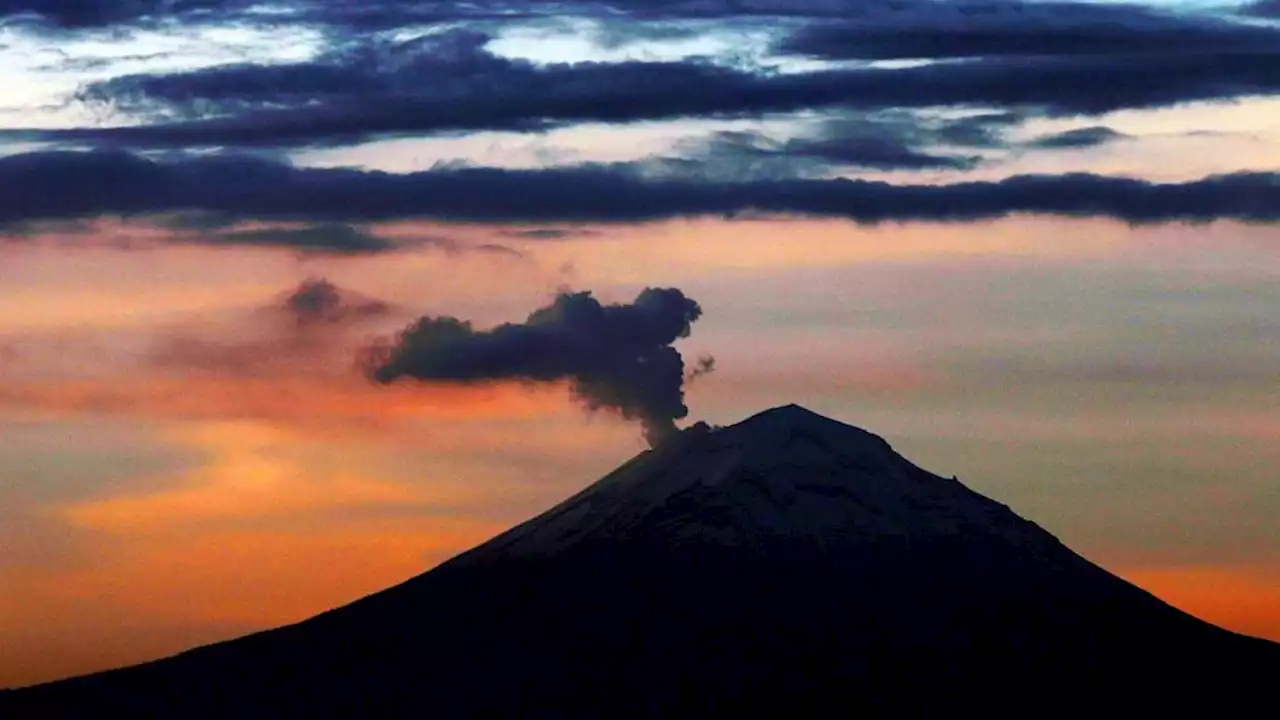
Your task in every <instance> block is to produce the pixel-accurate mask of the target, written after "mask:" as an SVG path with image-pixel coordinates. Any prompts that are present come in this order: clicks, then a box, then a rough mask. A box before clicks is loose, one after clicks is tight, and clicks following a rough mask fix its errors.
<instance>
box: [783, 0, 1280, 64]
mask: <svg viewBox="0 0 1280 720" xmlns="http://www.w3.org/2000/svg"><path fill="white" fill-rule="evenodd" d="M871 8H873V9H872V10H869V11H868V12H867V13H866V14H865V15H863V16H862V17H857V18H854V19H850V20H847V21H844V22H823V23H812V24H808V25H806V26H804V27H803V28H802V29H800V30H799V31H797V32H796V33H795V34H793V35H791V36H790V37H788V38H787V39H786V40H785V41H784V42H783V43H782V44H781V45H780V49H781V50H782V51H784V52H788V53H794V54H799V55H805V56H809V57H820V58H826V59H832V60H835V59H839V60H847V59H860V60H900V59H919V58H940V59H946V58H980V57H998V56H1009V57H1012V56H1022V57H1029V56H1049V55H1058V56H1101V55H1111V56H1117V57H1119V58H1126V57H1132V56H1135V55H1158V56H1176V55H1181V54H1189V53H1213V52H1227V53H1235V52H1238V51H1241V50H1245V49H1252V50H1261V51H1268V52H1274V51H1275V49H1276V46H1277V43H1278V42H1280V30H1275V29H1272V28H1264V27H1258V26H1255V25H1248V24H1244V23H1239V22H1233V21H1231V20H1229V19H1226V18H1222V17H1215V16H1212V15H1204V14H1192V13H1174V12H1171V11H1169V10H1160V9H1156V8H1152V7H1147V6H1143V5H1138V4H1100V3H1086V2H1036V3H1030V2H986V3H963V2H945V3H941V2H915V3H912V2H907V3H903V4H902V5H901V6H900V7H899V8H897V9H896V10H888V11H885V10H883V9H882V10H881V11H879V12H876V11H875V10H874V8H875V5H872V6H871Z"/></svg>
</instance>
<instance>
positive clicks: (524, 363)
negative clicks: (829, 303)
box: [366, 288, 702, 445]
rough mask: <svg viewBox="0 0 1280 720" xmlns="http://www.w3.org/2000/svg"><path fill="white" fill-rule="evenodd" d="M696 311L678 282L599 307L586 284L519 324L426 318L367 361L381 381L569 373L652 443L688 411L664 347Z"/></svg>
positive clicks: (673, 354) (593, 401)
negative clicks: (478, 325) (481, 326)
mask: <svg viewBox="0 0 1280 720" xmlns="http://www.w3.org/2000/svg"><path fill="white" fill-rule="evenodd" d="M701 315H702V308H701V307H699V306H698V303H696V302H694V301H693V300H691V299H690V298H688V297H686V296H685V294H684V293H683V292H681V291H680V290H677V289H675V288H646V289H645V290H644V291H643V292H641V293H640V295H638V296H637V297H636V299H635V301H634V302H632V303H630V304H625V305H602V304H601V303H600V302H599V301H598V300H596V299H595V298H594V297H592V296H591V293H590V292H578V293H562V294H560V295H558V296H556V299H555V301H554V302H552V303H551V305H549V306H547V307H544V308H541V309H538V310H535V311H534V312H533V313H532V314H530V315H529V318H528V319H527V320H526V321H525V322H523V323H508V324H504V325H499V326H497V327H495V328H492V329H490V330H476V329H475V328H473V327H472V325H471V323H470V322H467V321H463V320H459V319H457V318H453V317H430V316H428V317H423V318H422V319H420V320H418V321H417V322H415V323H414V324H412V325H410V326H409V327H408V328H405V330H404V331H403V332H401V333H400V335H399V337H397V338H396V339H395V340H394V341H392V342H388V343H384V344H382V345H378V346H375V347H374V348H372V349H371V351H370V353H369V356H368V358H367V360H366V370H367V372H368V374H369V376H370V377H371V378H372V379H373V380H375V381H376V382H380V383H390V382H393V381H395V380H397V379H400V378H414V379H417V380H428V381H430V380H438V381H452V382H485V381H493V380H507V379H512V380H526V381H534V382H554V381H558V380H569V381H570V383H571V385H572V388H573V392H574V395H575V396H576V397H577V398H578V399H579V400H580V401H581V402H583V403H584V404H585V405H586V406H587V407H589V408H591V409H601V408H606V409H609V410H613V411H615V412H617V413H619V414H620V415H622V416H623V417H625V418H628V419H631V420H639V421H640V422H641V423H642V424H643V426H644V435H645V439H646V440H648V441H649V444H650V445H657V444H658V443H659V442H661V441H662V440H663V438H665V437H667V436H668V435H670V434H671V433H673V432H675V429H676V425H675V421H676V420H678V419H680V418H683V417H685V416H686V415H688V414H689V409H688V408H687V407H685V404H684V381H685V373H684V359H683V358H682V357H681V356H680V352H679V351H678V350H676V349H675V348H674V347H672V346H671V344H672V343H673V342H675V341H676V340H678V339H680V338H683V337H688V335H689V332H690V330H691V326H692V324H693V322H694V321H696V320H697V319H698V318H699V317H700V316H701Z"/></svg>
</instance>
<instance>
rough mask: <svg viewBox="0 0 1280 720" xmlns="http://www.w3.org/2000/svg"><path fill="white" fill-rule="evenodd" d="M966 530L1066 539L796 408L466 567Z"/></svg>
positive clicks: (684, 449) (657, 457)
mask: <svg viewBox="0 0 1280 720" xmlns="http://www.w3.org/2000/svg"><path fill="white" fill-rule="evenodd" d="M957 535H964V536H968V537H971V538H984V539H987V540H992V539H996V540H999V541H1001V542H1006V543H1014V544H1018V545H1025V546H1029V547H1030V546H1051V545H1057V541H1056V540H1055V539H1054V538H1053V537H1052V536H1050V535H1049V534H1048V533H1046V532H1044V531H1043V530H1041V529H1040V528H1039V527H1037V526H1036V525H1034V524H1033V523H1030V522H1027V521H1025V520H1023V519H1022V518H1020V517H1018V516H1017V515H1015V514H1014V513H1013V512H1011V511H1010V510H1009V509H1008V508H1007V507H1005V506H1004V505H1001V504H1000V503H997V502H994V501H992V500H989V499H987V498H985V497H983V496H981V495H979V494H977V493H974V492H972V491H970V490H969V489H967V488H965V487H964V486H963V485H962V484H960V482H959V481H957V480H955V479H946V478H943V477H939V476H937V475H934V474H932V473H930V472H927V471H925V470H923V469H921V468H919V467H917V466H915V465H913V464H912V463H911V462H909V461H908V460H906V459H905V458H903V457H902V456H901V455H899V454H898V453H897V452H895V451H894V450H893V448H892V447H891V446H890V445H889V443H888V442H886V441H885V440H884V439H883V438H881V437H880V436H878V435H875V434H872V433H870V432H867V431H866V430H862V429H860V428H857V427H854V426H852V425H847V424H845V423H841V422H838V421H836V420H832V419H830V418H827V417H824V416H822V415H819V414H818V413H815V412H813V411H811V410H808V409H806V408H803V407H801V406H799V405H794V404H792V405H784V406H781V407H777V408H772V409H770V410H766V411H763V412H761V413H758V414H756V415H753V416H751V417H749V418H747V419H746V420H743V421H742V422H739V423H737V424H734V425H730V426H727V427H723V428H718V429H712V428H710V427H709V426H707V425H706V424H705V423H698V424H696V425H694V426H692V427H690V428H688V429H686V430H685V431H683V432H681V433H679V434H678V435H676V436H674V437H672V438H671V439H670V440H669V441H667V442H664V443H663V444H661V445H659V446H658V447H657V448H655V449H653V450H648V451H645V452H642V453H640V454H639V455H637V456H635V457H634V458H632V459H631V460H629V461H627V462H626V463H624V464H623V465H621V466H620V467H618V468H617V469H616V470H614V471H613V472H611V473H609V474H608V475H606V476H605V477H604V478H602V479H601V480H599V481H598V482H596V483H594V484H593V485H590V486H589V487H587V488H586V489H584V490H583V491H582V492H580V493H578V494H577V495H574V496H573V497H571V498H569V499H568V500H566V501H564V502H563V503H561V504H560V505H557V506H556V507H554V508H552V509H551V510H548V511H547V512H545V513H543V514H542V515H540V516H538V517H536V518H533V519H532V520H530V521H528V522H526V523H524V524H522V525H519V526H517V527H516V528H513V529H512V530H510V531H508V532H507V533H504V534H503V535H500V536H498V537H497V538H495V539H494V540H493V541H491V542H489V543H486V544H485V545H483V546H481V547H479V548H477V549H476V550H474V551H472V552H471V553H467V554H465V555H463V556H461V557H460V558H459V559H458V562H462V563H467V562H478V561H481V560H486V561H487V560H492V559H494V558H497V557H502V556H508V555H510V556H519V557H528V556H548V555H553V554H556V553H560V552H564V551H566V550H567V549H570V548H572V547H576V546H584V545H591V546H598V545H600V544H602V543H603V544H609V543H617V542H622V541H626V542H633V541H638V540H641V539H643V540H645V541H648V542H653V543H658V544H663V545H668V544H672V543H685V542H689V541H693V540H695V539H697V540H699V541H707V542H714V543H721V544H724V545H726V546H735V547H737V546H745V547H754V548H766V547H770V546H775V545H776V544H777V543H778V542H779V541H783V542H785V543H787V544H795V543H801V544H805V545H809V546H817V547H823V548H833V547H847V546H858V545H877V546H879V545H885V544H890V545H897V544H903V543H910V542H915V541H919V540H922V539H927V538H938V537H947V536H957Z"/></svg>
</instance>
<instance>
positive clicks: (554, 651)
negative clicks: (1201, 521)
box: [0, 406, 1280, 717]
mask: <svg viewBox="0 0 1280 720" xmlns="http://www.w3.org/2000/svg"><path fill="white" fill-rule="evenodd" d="M1278 671H1280V646H1276V645H1274V644H1272V643H1267V642H1264V641H1260V640H1253V639H1250V638H1244V637H1241V636H1238V635H1235V634H1233V633H1229V632H1227V631H1225V630H1221V629H1219V628H1216V627H1213V626H1211V625H1209V624H1207V623H1204V622H1201V621H1199V620H1197V619H1195V618H1192V617H1190V616H1189V615H1186V614H1184V613H1182V612H1180V611H1178V610H1175V609H1173V608H1171V607H1169V606H1168V605H1166V604H1164V603H1162V602H1160V601H1159V600H1157V599H1156V598H1154V597H1152V596H1151V595H1149V594H1147V593H1145V592H1143V591H1142V590H1140V589H1138V588H1136V587H1134V586H1132V585H1130V584H1128V583H1126V582H1124V581H1122V580H1120V579H1118V578H1116V577H1114V576H1112V575H1110V574H1108V573H1107V572H1105V571H1103V570H1102V569H1100V568H1098V567H1097V566H1094V565H1092V564H1090V563H1089V562H1087V561H1086V560H1084V559H1083V558H1081V557H1079V556H1078V555H1076V554H1074V553H1072V552H1071V551H1070V550H1068V549H1067V548H1066V547H1064V546H1063V545H1062V544H1061V543H1059V542H1058V541H1057V540H1056V539H1055V538H1053V537H1052V536H1051V535H1049V534H1048V533H1046V532H1045V531H1043V530H1042V529H1040V528H1039V527H1037V526H1036V525H1034V524H1033V523H1030V522H1027V521H1025V520H1022V519H1021V518H1019V517H1018V516H1016V515H1015V514H1014V513H1012V512H1011V511H1009V510H1008V509H1007V508H1005V507H1004V506H1002V505H1000V504H999V503H996V502H994V501H991V500H989V499H987V498H984V497H982V496H980V495H978V494H976V493H973V492H971V491H969V490H968V489H966V488H965V487H964V486H963V485H962V484H960V483H959V482H958V481H955V480H947V479H943V478H940V477H937V476H935V475H932V474H930V473H928V472H925V471H924V470H921V469H920V468H917V467H916V466H914V465H912V464H911V463H910V462H908V461H907V460H905V459H903V458H902V457H901V456H899V455H897V454H896V453H895V452H893V450H892V449H891V448H890V447H889V446H888V444H887V443H885V442H884V441H883V440H882V439H880V438H878V437H876V436H874V435H871V434H870V433H867V432H864V431H862V430H859V429H857V428H853V427H850V426H847V425H843V424H841V423H838V422H835V421H832V420H829V419H826V418H823V417H821V416H819V415H816V414H813V413H811V412H809V411H807V410H804V409H802V408H798V407H795V406H788V407H785V408H778V409H775V410H771V411H767V412H765V413H761V414H760V415H757V416H755V417H752V418H750V419H748V420H746V421H744V422H742V423H739V424H737V425H734V426H731V427H728V428H724V429H720V430H715V431H712V430H709V429H707V428H706V427H705V426H701V427H697V428H694V429H691V430H688V431H685V432H684V433H681V434H680V435H679V436H678V437H676V438H674V439H672V440H671V441H670V442H668V443H665V444H664V445H662V446H660V447H658V448H657V449H655V450H653V451H648V452H645V453H642V454H641V455H639V456H637V457H636V458H634V459H632V460H631V461H629V462H628V463H626V464H624V465H623V466H621V467H620V468H618V469H617V470H616V471H614V472H613V473H611V474H609V475H608V476H606V477H605V478H603V479H602V480H600V481H599V482H597V483H596V484H594V485H592V486H591V487H589V488H587V489H586V490H584V491H583V492H581V493H579V494H578V495H576V496H574V497H572V498H570V499H568V500H566V501H565V502H564V503H562V504H560V505H558V506H557V507H555V508H553V509H551V510H549V511H548V512H546V513H544V514H542V515H541V516H539V517H537V518H534V519H533V520H530V521H529V522H527V523H524V524H522V525H520V526H518V527H516V528H513V529H512V530H510V531H508V532H507V533H504V534H503V535H500V536H499V537H497V538H494V539H493V540H492V541H490V542H488V543H485V544H484V545H481V546H480V547H478V548H476V549H474V550H471V551H469V552H467V553H464V554H462V555H460V556H458V557H456V558H454V559H453V560H451V561H449V562H447V563H445V564H443V565H441V566H440V567H438V568H436V569H435V570H432V571H430V572H428V573H425V574H423V575H421V576H418V577H417V578H414V579H412V580H410V581H408V582H406V583H404V584H402V585H399V586H397V587H394V588H390V589H388V590H385V591H383V592H381V593H378V594H375V595H372V596H370V597H367V598H364V599H362V600H360V601H357V602H355V603H352V604H351V605H348V606H345V607H342V608H339V609H337V610H334V611H331V612H329V613H325V614H323V615H320V616H318V617H316V618H313V619H311V620H309V621H306V622H304V623H300V624H298V625H294V626H290V627H286V628H281V629H279V630H274V631H270V632H265V633H259V634H257V635H253V636H250V637H247V638H243V639H240V640H236V641H232V642H228V643H222V644H219V645H214V646H210V647H207V648H201V649H198V650H194V651H191V652H189V653H185V654H183V655H179V656H177V657H175V658H171V659H168V660H164V661H159V662H156V663H151V664H147V665H143V666H139V667H135V668H128V669H124V670H119V671H114V672H110V673H103V674H99V675H94V676H88V677H84V678H77V679H73V680H69V681H63V682H59V683H52V684H48V685H43V686H38V687H35V688H30V689H26V690H23V691H19V692H16V693H10V694H8V695H7V696H0V716H4V717H71V716H77V717H78V716H82V715H86V714H90V713H92V714H94V715H96V716H99V717H101V716H102V715H104V714H105V715H108V716H112V715H114V716H130V717H144V716H161V717H227V716H237V717H245V716H249V717H279V716H305V717H370V716H374V717H378V716H392V717H398V716H415V715H423V716H430V717H497V716H503V717H507V716H519V717H530V716H548V717H566V716H576V717H640V716H644V717H671V716H689V717H706V716H714V715H728V714H737V713H742V712H753V713H757V714H758V713H760V712H776V713H786V714H788V715H794V714H796V713H813V714H816V713H819V712H822V713H823V714H827V712H825V711H827V710H828V709H830V710H835V711H839V712H842V713H844V714H856V713H858V712H869V713H871V714H874V715H907V716H930V715H934V714H941V713H943V712H946V713H948V714H950V713H954V712H957V711H961V710H976V711H982V712H985V713H987V714H988V715H992V714H994V715H997V716H1012V715H1023V714H1028V713H1030V714H1034V715H1038V716H1056V715H1066V714H1069V713H1073V712H1079V711H1085V710H1087V711H1098V710H1103V711H1116V710H1134V711H1137V710H1141V711H1144V712H1153V711H1160V710H1172V711H1179V712H1182V713H1185V712H1187V711H1188V710H1190V709H1197V710H1203V711H1213V712H1215V713H1217V714H1221V713H1223V712H1231V711H1236V709H1243V708H1247V707H1249V703H1250V701H1251V700H1252V701H1259V700H1264V699H1265V698H1264V697H1263V692H1264V690H1265V689H1266V687H1267V684H1266V683H1269V682H1270V681H1271V679H1272V678H1274V677H1275V676H1276V673H1277V672H1278ZM1263 706H1265V705H1263Z"/></svg>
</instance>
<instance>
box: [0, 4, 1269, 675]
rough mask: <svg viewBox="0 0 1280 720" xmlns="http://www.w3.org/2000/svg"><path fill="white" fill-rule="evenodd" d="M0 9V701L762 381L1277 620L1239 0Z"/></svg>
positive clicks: (1255, 135) (599, 463) (398, 558)
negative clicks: (0, 694) (11, 690)
mask: <svg viewBox="0 0 1280 720" xmlns="http://www.w3.org/2000/svg"><path fill="white" fill-rule="evenodd" d="M0 5H3V6H2V7H0V63H3V64H4V65H5V67H11V68H13V71H12V72H6V74H5V77H3V78H0V88H2V89H4V91H5V93H6V97H7V98H8V99H7V100H6V104H5V105H4V106H0V288H3V292H0V375H2V376H3V378H4V382H3V383H0V587H3V588H5V591H4V592H3V593H0V688H4V687H15V686H22V685H27V684H31V683H36V682H43V681H48V680H53V679H57V678H62V677H67V676H71V675H79V674H83V673H87V672H92V671H97V670H104V669H108V668H113V667H118V666H122V665H129V664H135V663H139V662H143V661H146V660H151V659H155V658H159V657H162V656H168V655H172V654H174V653H177V652H180V651H182V650H185V649H188V648H191V647H193V646H196V645H203V644H208V643H212V642H216V641H221V640H225V639H230V638H233V637H237V636H241V635H244V634H247V633H250V632H254V631H257V630H261V629H267V628H271V627H276V626H280V625H284V624H290V623H294V622H297V621H300V620H303V619H305V618H308V617H311V616H313V615H315V614H317V613H320V612H322V611H325V610H328V609H331V608H334V607H337V606H340V605H343V604H346V603H348V602H350V601H353V600H355V599H357V598H359V597H363V596H365V595H367V594H369V593H372V592H375V591H378V590H381V589H383V588H385V587H388V586H391V585H394V584H396V583H399V582H402V581H404V580H406V579H408V578H410V577H412V576H416V575H418V574H420V573H422V572H425V571H427V570H428V569H430V568H431V567H434V566H435V565H437V564H439V563H440V562H442V561H444V560H446V559H448V558H449V557H452V556H454V555H456V554H458V553H460V552H462V551H465V550H467V549H469V548H471V547H473V546H475V545H476V544H478V543H480V542H482V541H484V540H487V539H489V538H491V537H493V536H494V535H496V534H498V533H500V532H502V531H504V530H505V529H507V528H509V527H511V526H512V525H514V524H516V523H519V522H522V521H524V520H525V519H528V518H530V517H533V516H534V515H536V514H538V513H540V512H542V511H543V510H545V509H547V508H549V507H551V506H553V505H555V504H556V503H558V502H560V501H561V500H563V499H564V498H566V497H569V496H570V495H572V494H574V493H576V492H578V491H579V490H581V489H582V488H583V487H585V486H586V485H587V484H588V483H590V482H593V481H594V480H596V479H597V478H599V477H601V476H603V475H604V474H606V473H607V472H609V471H610V470H611V469H613V468H614V467H615V466H616V465H617V464H618V463H619V462H620V461H622V460H624V459H626V458H628V457H631V456H633V455H634V454H636V453H638V452H641V451H642V450H643V449H644V448H645V447H647V441H646V437H648V438H650V439H652V440H653V441H655V442H656V441H658V439H660V438H661V437H662V436H663V434H664V433H666V432H668V431H669V428H670V427H672V426H677V427H684V428H687V427H691V426H693V425H694V424H695V423H697V422H703V421H705V422H707V423H709V424H711V425H728V424H732V423H735V422H738V421H739V420H742V419H744V418H746V417H748V416H750V415H752V414H754V413H756V412H760V411H761V410H763V409H766V408H773V407H778V406H783V405H788V404H798V405H801V406H803V407H805V408H808V409H811V410H813V411H814V412H817V413H820V414H822V415H825V416H828V417H831V418H833V419H836V420H839V421H840V422H844V423H847V424H850V425H854V426H857V427H860V428H863V429H866V430H868V431H869V432H872V433H875V434H877V435H880V436H881V437H884V438H885V439H886V440H887V441H888V442H889V443H890V445H892V446H893V448H894V449H895V450H896V451H897V452H898V453H899V454H901V455H902V456H903V457H905V458H906V459H907V460H909V461H911V462H912V463H914V464H916V465H918V466H920V467H922V468H924V469H925V470H928V471H930V472H932V473H935V474H937V475H940V476H943V477H952V476H956V477H958V478H959V479H960V480H961V481H962V482H963V483H964V484H965V485H966V486H967V487H969V488H970V489H972V490H974V491H976V492H979V493H981V494H983V495H985V496H988V497H991V498H993V499H995V500H997V501H999V502H1001V503H1004V504H1006V505H1008V506H1009V507H1010V508H1011V509H1012V510H1013V511H1014V512H1016V513H1017V514H1019V515H1020V516H1022V517H1024V518H1026V519H1028V520H1031V521H1033V522H1035V523H1036V524H1038V525H1040V526H1041V527H1043V528H1045V529H1046V530H1047V531H1049V532H1050V533H1052V534H1053V535H1054V536H1056V537H1058V538H1059V539H1061V540H1062V542H1063V543H1064V544H1065V545H1067V546H1068V547H1070V548H1071V549H1072V550H1074V551H1076V552H1078V553H1079V554H1081V555H1083V556H1084V557H1085V558H1087V559H1088V560H1090V561H1092V562H1094V563H1097V564H1098V565H1100V566H1102V567H1103V568H1105V569H1106V570H1108V571H1110V572H1113V573H1115V574H1116V575H1118V576H1120V577H1122V578H1124V579H1126V580H1128V581H1130V582H1132V583H1134V584H1136V585H1138V586H1139V587H1141V588H1143V589H1145V590H1147V591H1149V592H1151V593H1152V594H1154V595H1156V596H1157V597H1159V598H1160V599H1162V600H1164V601H1165V602H1168V603H1170V604H1171V605H1173V606H1175V607H1178V608H1180V609H1182V610H1185V611H1187V612H1189V613H1191V614H1193V615H1196V616H1197V617H1200V618H1202V619H1205V620H1208V621H1210V622H1213V623H1215V624H1218V625H1220V626H1223V627H1226V628H1228V629H1231V630H1234V631H1237V632H1241V633H1245V634H1249V635H1253V636H1257V637H1264V638H1269V639H1272V640H1277V641H1280V552H1277V551H1278V550H1280V537H1277V535H1276V530H1275V528H1276V527H1280V495H1278V494H1277V493H1276V492H1275V487H1276V476H1275V470H1274V468H1275V467H1277V466H1278V461H1280V450H1277V448H1280V443H1277V440H1280V413H1277V411H1276V408H1277V407H1280V390H1277V387H1276V384H1275V382H1274V376H1275V374H1276V372H1275V369H1276V367H1277V363H1278V362H1280V355H1278V354H1277V350H1276V348H1277V347H1280V342H1278V340H1280V319H1278V318H1277V317H1276V313H1275V309H1276V308H1278V307H1280V282H1278V281H1280V226H1278V223H1280V15H1277V14H1276V6H1275V3H1274V2H1272V3H1267V2H1260V3H1222V4H1212V5H1205V4H1201V3H1187V2H1174V1H1170V2H1163V1H1162V2H1148V3H1115V2H1107V3H1096V2H1076V1H1075V0H1065V1H1064V2H1053V3H1027V2H1020V1H1018V0H996V1H995V2H993V3H987V4H986V5H984V7H985V8H986V11H985V12H982V13H979V12H974V11H973V10H972V8H968V6H967V5H966V3H964V2H955V1H950V0H947V1H943V2H926V1H925V0H919V1H918V2H917V1H916V0H910V1H909V2H906V3H887V4H884V5H881V4H879V3H860V2H855V0H824V2H797V3H780V2H778V3H775V2H772V1H771V0H760V1H759V2H752V3H736V4H735V3H728V2H724V3H721V2H707V3H679V2H676V3H671V2H662V1H660V0H618V1H617V2H612V3H609V2H599V1H596V0H591V1H587V0H570V1H568V2H565V3H558V4H556V5H555V7H554V8H551V9H550V10H548V9H546V7H545V6H542V5H539V4H537V3H531V2H526V1H525V0H513V1H511V2H503V3H493V2H479V3H472V4H457V3H448V2H429V1H427V0H421V1H419V2H413V3H395V2H383V1H382V0H377V1H375V2H370V3H365V4H361V5H359V6H353V5H349V4H336V5H335V4H330V3H325V2H319V3H315V2H310V1H309V0H274V1H273V2H269V3H255V2H241V1H240V0H208V1H207V2H206V1H205V0H201V2H199V3H187V4H179V5H181V7H176V6H175V5H174V4H173V3H164V2H156V3H131V2H125V1H123V0H121V1H120V2H115V1H114V0H112V1H104V2H102V3H99V4H98V5H96V6H95V11H94V12H87V11H84V10H83V8H80V9H79V10H78V9H77V8H78V7H79V6H78V5H77V4H76V3H72V2H51V3H45V2H41V1H36V0H18V1H17V2H12V3H8V4H0ZM890 5H892V6H894V7H896V9H894V10H891V9H890V8H889V6H890ZM489 10H493V11H494V12H493V13H490V12H488V11H489ZM498 11H501V12H498ZM1171 38H1173V39H1174V40H1171ZM1205 58H1208V59H1209V60H1210V61H1211V62H1204V59H1205ZM1099 78H1105V79H1106V82H1105V83H1104V82H1100V81H1099ZM677 353H678V354H677ZM711 358H713V360H712V359H711ZM673 424H674V425H673Z"/></svg>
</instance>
